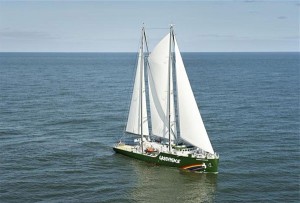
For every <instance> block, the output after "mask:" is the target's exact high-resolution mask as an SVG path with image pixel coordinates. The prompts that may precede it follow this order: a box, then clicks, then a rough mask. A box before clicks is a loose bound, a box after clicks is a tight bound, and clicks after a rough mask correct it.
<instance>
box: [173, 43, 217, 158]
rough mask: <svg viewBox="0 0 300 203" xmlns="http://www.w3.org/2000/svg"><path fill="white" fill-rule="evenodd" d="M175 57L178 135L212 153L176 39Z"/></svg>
mask: <svg viewBox="0 0 300 203" xmlns="http://www.w3.org/2000/svg"><path fill="white" fill-rule="evenodd" d="M174 39H175V38H174ZM175 57H176V84H177V97H178V98H177V105H178V112H179V126H180V137H181V138H182V139H183V140H185V141H186V142H188V143H190V144H192V145H194V146H196V147H199V148H201V149H203V150H205V151H207V152H209V153H212V154H213V153H214V150H213V148H212V145H211V143H210V140H209V137H208V135H207V132H206V129H205V126H204V123H203V121H202V118H201V115H200V112H199V109H198V106H197V103H196V100H195V97H194V94H193V91H192V88H191V85H190V82H189V79H188V76H187V74H186V70H185V67H184V64H183V61H182V57H181V54H180V51H179V48H178V45H177V42H176V40H175Z"/></svg>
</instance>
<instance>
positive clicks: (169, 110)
mask: <svg viewBox="0 0 300 203" xmlns="http://www.w3.org/2000/svg"><path fill="white" fill-rule="evenodd" d="M172 35H173V25H172V24H171V26H170V43H169V69H168V118H169V119H168V124H169V152H171V68H172V39H173V37H172Z"/></svg>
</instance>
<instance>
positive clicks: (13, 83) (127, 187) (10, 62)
mask: <svg viewBox="0 0 300 203" xmlns="http://www.w3.org/2000/svg"><path fill="white" fill-rule="evenodd" d="M136 57H137V56H136V54H135V53H0V202H3V203H6V202H118V203H119V202H172V203H175V202H191V203H194V202H196V203H197V202H299V201H300V192H299V191H300V187H299V184H300V145H299V144H300V138H299V135H300V113H299V111H300V107H299V105H300V100H299V95H300V87H299V80H300V73H299V70H300V54H299V53H183V60H184V63H185V66H186V69H187V73H188V75H189V78H190V82H191V86H192V89H193V90H194V94H195V97H196V100H197V102H198V105H199V107H200V111H201V115H202V118H203V120H204V123H205V126H206V129H207V132H208V134H209V137H210V140H211V142H212V145H213V147H214V150H215V151H217V152H218V153H219V155H220V164H219V174H194V173H187V172H183V171H180V170H178V169H176V168H168V167H163V166H155V165H151V164H148V163H144V162H141V161H138V160H133V159H130V158H127V157H124V156H122V155H119V154H115V153H114V152H113V150H112V146H113V145H114V144H115V143H116V142H117V141H118V139H119V138H120V137H121V136H122V134H123V130H124V126H125V122H126V118H127V113H128V107H129V102H130V97H131V89H132V85H133V77H134V71H135V67H134V66H135V64H136Z"/></svg>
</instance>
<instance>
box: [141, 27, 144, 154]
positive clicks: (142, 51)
mask: <svg viewBox="0 0 300 203" xmlns="http://www.w3.org/2000/svg"><path fill="white" fill-rule="evenodd" d="M144 35H145V29H144V27H143V28H142V40H141V50H140V51H141V63H140V66H141V67H140V77H141V78H140V99H141V102H140V103H141V109H140V111H141V119H140V122H141V139H142V141H141V145H142V154H143V153H144V139H143V138H144V135H143V80H142V79H143V76H144Z"/></svg>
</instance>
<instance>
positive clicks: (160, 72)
mask: <svg viewBox="0 0 300 203" xmlns="http://www.w3.org/2000/svg"><path fill="white" fill-rule="evenodd" d="M169 46H170V34H168V35H167V36H165V37H164V38H163V39H162V40H161V41H160V42H159V43H158V45H157V46H156V47H155V48H154V50H153V51H152V53H151V54H150V55H149V58H148V62H149V70H148V84H149V101H150V112H151V124H152V134H153V135H155V136H159V137H162V138H169V130H168V128H169V121H168V119H169V115H168V112H169V110H168V97H169V96H168V91H169V88H168V77H169V73H168V70H169ZM171 71H172V67H171ZM171 73H172V72H171ZM172 80H173V78H172V74H171V81H172ZM170 92H171V95H170V109H171V111H170V114H171V118H170V120H171V140H174V139H175V136H176V122H175V110H174V95H173V84H172V83H171V85H170Z"/></svg>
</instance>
